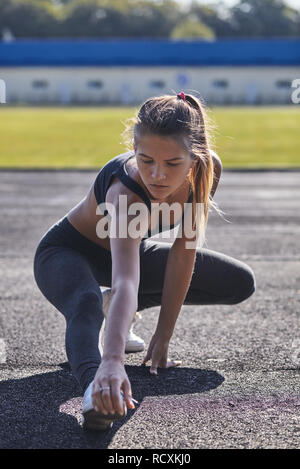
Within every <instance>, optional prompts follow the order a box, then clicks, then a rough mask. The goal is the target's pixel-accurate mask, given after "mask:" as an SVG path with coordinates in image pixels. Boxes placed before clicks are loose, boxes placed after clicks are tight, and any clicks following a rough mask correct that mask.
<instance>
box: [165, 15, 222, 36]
mask: <svg viewBox="0 0 300 469" xmlns="http://www.w3.org/2000/svg"><path fill="white" fill-rule="evenodd" d="M171 37H172V38H173V39H197V38H205V39H214V37H215V33H214V32H213V30H212V29H211V28H209V27H208V26H205V24H203V23H200V22H199V21H192V20H189V19H187V20H184V21H183V22H182V23H179V24H178V25H177V26H175V28H174V29H173V31H172V33H171Z"/></svg>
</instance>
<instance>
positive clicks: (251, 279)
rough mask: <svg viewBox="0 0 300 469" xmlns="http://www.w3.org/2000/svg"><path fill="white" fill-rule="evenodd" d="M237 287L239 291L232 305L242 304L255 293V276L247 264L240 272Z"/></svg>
mask: <svg viewBox="0 0 300 469" xmlns="http://www.w3.org/2000/svg"><path fill="white" fill-rule="evenodd" d="M236 285H237V291H236V293H235V296H234V298H233V299H232V301H231V302H230V303H231V304H237V303H241V302H242V301H245V300H246V299H247V298H249V297H250V296H251V295H253V293H254V292H255V289H256V280H255V275H254V272H253V270H252V269H251V267H249V266H248V265H247V264H243V268H242V269H241V270H240V272H239V279H238V282H237V284H236Z"/></svg>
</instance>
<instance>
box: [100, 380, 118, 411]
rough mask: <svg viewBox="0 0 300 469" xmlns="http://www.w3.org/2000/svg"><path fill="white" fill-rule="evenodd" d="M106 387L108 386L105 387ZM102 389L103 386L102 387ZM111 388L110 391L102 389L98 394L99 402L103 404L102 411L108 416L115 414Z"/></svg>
mask: <svg viewBox="0 0 300 469" xmlns="http://www.w3.org/2000/svg"><path fill="white" fill-rule="evenodd" d="M107 387H108V386H107ZM103 388H104V386H103ZM111 391H112V390H111V388H110V389H103V390H102V391H101V393H100V395H101V401H102V403H103V406H104V409H105V410H106V411H107V413H109V414H115V406H114V403H113V400H112V396H111Z"/></svg>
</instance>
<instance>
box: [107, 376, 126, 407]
mask: <svg viewBox="0 0 300 469" xmlns="http://www.w3.org/2000/svg"><path fill="white" fill-rule="evenodd" d="M110 396H111V401H112V405H113V409H114V412H117V413H118V414H120V415H123V414H124V399H123V394H121V382H120V381H119V380H117V381H114V382H113V383H112V384H111V390H110Z"/></svg>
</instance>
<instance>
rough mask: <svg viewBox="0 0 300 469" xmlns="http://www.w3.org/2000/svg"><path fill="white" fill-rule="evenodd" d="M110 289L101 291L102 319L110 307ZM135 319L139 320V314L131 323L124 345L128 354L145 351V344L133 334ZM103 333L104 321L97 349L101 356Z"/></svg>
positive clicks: (105, 316) (136, 314)
mask: <svg viewBox="0 0 300 469" xmlns="http://www.w3.org/2000/svg"><path fill="white" fill-rule="evenodd" d="M111 295H112V293H111V288H107V289H106V290H103V291H102V297H103V305H102V308H103V314H104V318H107V313H108V309H109V305H110V300H111ZM137 318H141V315H140V313H138V312H136V313H135V317H134V319H133V321H132V325H131V327H130V329H129V332H128V335H127V339H126V343H125V352H126V353H130V352H142V351H143V350H145V342H144V341H143V339H142V338H141V337H139V336H138V335H136V334H134V332H133V324H134V322H135V321H136V320H137ZM104 331H105V319H104V321H103V324H102V327H101V331H100V337H99V348H100V353H101V355H102V353H103V345H104Z"/></svg>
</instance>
